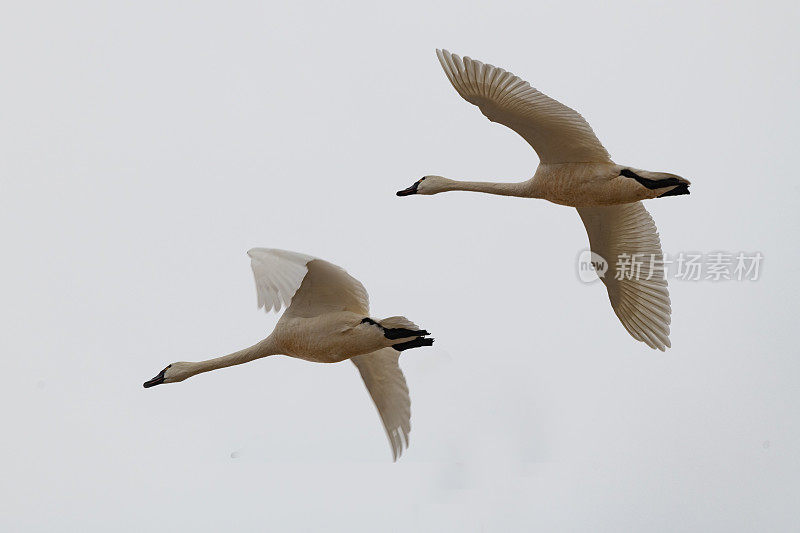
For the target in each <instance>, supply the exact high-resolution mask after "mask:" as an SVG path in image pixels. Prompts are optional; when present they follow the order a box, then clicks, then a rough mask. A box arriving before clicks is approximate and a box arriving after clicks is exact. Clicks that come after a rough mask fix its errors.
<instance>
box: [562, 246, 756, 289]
mask: <svg viewBox="0 0 800 533" xmlns="http://www.w3.org/2000/svg"><path fill="white" fill-rule="evenodd" d="M611 259H612V258H608V259H606V258H604V257H602V256H600V255H599V254H596V253H594V252H592V251H590V250H584V251H583V252H581V253H580V255H579V256H578V277H579V278H580V280H581V281H583V282H585V283H590V282H592V281H595V280H597V279H599V278H605V277H606V276H610V277H612V278H614V279H617V280H653V279H668V278H671V279H678V280H682V281H757V280H758V279H759V276H760V275H761V265H762V262H763V259H764V256H763V255H762V254H761V252H711V253H699V252H697V253H695V252H680V253H678V254H676V255H674V256H669V255H667V254H664V255H662V254H649V253H648V254H636V253H634V254H628V253H621V254H619V255H618V256H617V257H614V258H613V261H611Z"/></svg>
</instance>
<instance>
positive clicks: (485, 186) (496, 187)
mask: <svg viewBox="0 0 800 533" xmlns="http://www.w3.org/2000/svg"><path fill="white" fill-rule="evenodd" d="M444 190H446V191H472V192H482V193H486V194H499V195H501V196H523V197H525V198H535V197H536V196H537V195H536V194H534V191H533V189H532V188H531V184H530V182H529V181H522V182H518V183H492V182H487V181H460V180H450V183H449V184H448V186H447V187H446V188H445V189H444Z"/></svg>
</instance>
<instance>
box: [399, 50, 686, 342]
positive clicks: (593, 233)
mask: <svg viewBox="0 0 800 533" xmlns="http://www.w3.org/2000/svg"><path fill="white" fill-rule="evenodd" d="M436 55H437V56H438V58H439V62H440V63H441V65H442V68H443V69H444V71H445V74H446V75H447V78H448V79H449V80H450V83H451V84H452V85H453V87H455V89H456V91H457V92H458V94H460V95H461V97H462V98H464V99H465V100H466V101H467V102H469V103H471V104H473V105H476V106H478V108H479V109H480V111H481V113H483V114H484V115H485V116H486V118H488V119H489V120H490V121H492V122H498V123H500V124H503V125H504V126H507V127H509V128H511V129H512V130H514V131H515V132H517V133H518V134H519V135H521V136H522V138H523V139H525V140H526V141H527V142H528V144H530V145H531V147H532V148H533V149H534V150H535V151H536V153H537V154H538V156H539V166H538V168H537V169H536V172H535V174H534V176H533V178H531V179H529V180H527V181H523V182H520V183H487V182H475V181H456V180H451V179H447V178H444V177H442V176H435V175H429V176H425V177H423V178H421V179H419V180H417V181H416V182H415V183H414V184H413V185H411V187H408V188H407V189H404V190H402V191H398V192H397V195H398V196H410V195H414V194H424V195H430V194H437V193H440V192H445V191H475V192H483V193H489V194H499V195H504V196H521V197H525V198H540V199H544V200H548V201H550V202H553V203H556V204H560V205H566V206H572V207H576V208H577V209H578V215H579V216H580V218H581V220H582V221H583V224H584V226H585V227H586V232H587V233H588V235H589V244H590V248H591V250H592V252H593V253H595V254H598V255H599V256H601V258H602V260H604V261H605V262H606V265H607V266H608V269H607V271H606V272H605V273H604V275H602V276H601V277H600V279H602V281H603V283H604V284H605V285H606V289H607V290H608V296H609V299H610V300H611V306H612V308H613V309H614V312H615V313H616V315H617V317H619V320H620V321H621V322H622V325H623V326H624V327H625V329H626V330H627V331H628V332H629V333H630V334H631V336H633V338H634V339H636V340H639V341H642V342H644V343H645V344H647V345H648V346H650V347H651V348H658V349H659V350H661V351H664V350H665V349H666V348H668V347H670V341H669V324H670V317H671V313H672V308H671V307H670V299H669V291H668V289H667V281H666V279H665V276H664V263H663V253H662V251H661V241H660V240H659V237H658V231H657V229H656V226H655V223H654V222H653V219H652V218H651V217H650V214H649V213H648V212H647V210H646V209H645V208H644V205H642V202H641V201H642V200H647V199H651V198H663V197H667V196H677V195H682V194H689V185H690V182H689V181H688V180H686V179H684V178H682V177H680V176H676V175H675V174H668V173H665V172H650V171H646V170H641V169H638V168H633V167H629V166H625V165H617V164H615V163H614V162H613V161H612V160H611V158H610V156H609V154H608V152H607V151H606V149H605V148H604V147H603V145H602V144H600V141H599V140H598V139H597V136H596V135H595V134H594V132H593V131H592V128H591V127H590V126H589V124H588V123H587V122H586V120H585V119H584V118H583V117H582V116H581V115H580V114H578V113H577V112H576V111H575V110H573V109H571V108H569V107H567V106H565V105H563V104H561V103H560V102H557V101H556V100H553V99H552V98H549V97H548V96H546V95H544V94H542V93H541V92H539V91H537V90H536V89H534V88H533V87H531V86H530V84H529V83H528V82H526V81H524V80H522V79H520V78H518V77H517V76H515V75H514V74H512V73H511V72H508V71H506V70H504V69H502V68H498V67H495V66H493V65H488V64H484V63H481V62H480V61H475V60H473V59H470V58H469V57H464V58H463V59H462V58H461V57H459V56H458V55H456V54H451V53H450V52H448V51H447V50H436ZM618 262H619V264H618ZM637 265H638V266H637ZM618 266H619V268H617V267H618ZM634 269H638V271H635V270H634ZM637 272H638V275H634V274H636V273H637ZM618 274H619V275H618ZM618 278H619V279H618Z"/></svg>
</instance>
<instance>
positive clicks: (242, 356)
mask: <svg viewBox="0 0 800 533" xmlns="http://www.w3.org/2000/svg"><path fill="white" fill-rule="evenodd" d="M280 353H281V351H280V350H279V348H278V345H277V343H276V342H275V341H274V339H273V336H272V335H270V336H269V337H267V338H266V339H264V340H263V341H261V342H258V343H256V344H254V345H253V346H250V347H249V348H245V349H244V350H239V351H238V352H233V353H231V354H228V355H223V356H222V357H215V358H214V359H207V360H205V361H198V362H196V363H192V364H193V365H194V367H193V368H192V374H191V375H193V376H194V375H197V374H201V373H203V372H210V371H211V370H217V369H219V368H225V367H229V366H234V365H241V364H244V363H249V362H250V361H254V360H256V359H261V358H262V357H267V356H270V355H278V354H280Z"/></svg>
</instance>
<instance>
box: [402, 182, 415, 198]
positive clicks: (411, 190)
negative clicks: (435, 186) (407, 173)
mask: <svg viewBox="0 0 800 533" xmlns="http://www.w3.org/2000/svg"><path fill="white" fill-rule="evenodd" d="M417 187H419V182H416V183H414V185H412V186H411V187H409V188H408V189H403V190H402V191H397V196H411V195H412V194H417Z"/></svg>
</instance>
